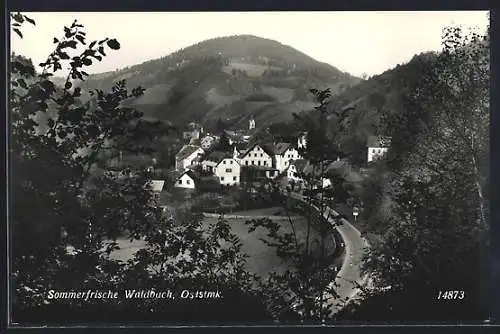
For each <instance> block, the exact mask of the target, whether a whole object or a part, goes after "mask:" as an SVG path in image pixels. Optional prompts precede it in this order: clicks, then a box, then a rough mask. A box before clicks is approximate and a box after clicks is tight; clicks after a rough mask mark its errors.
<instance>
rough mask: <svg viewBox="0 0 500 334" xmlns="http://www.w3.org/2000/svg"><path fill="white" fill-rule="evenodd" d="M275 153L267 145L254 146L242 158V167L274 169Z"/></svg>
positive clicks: (240, 157)
mask: <svg viewBox="0 0 500 334" xmlns="http://www.w3.org/2000/svg"><path fill="white" fill-rule="evenodd" d="M273 155H274V153H273V151H272V149H270V148H269V147H268V146H267V145H262V144H254V145H252V146H250V147H249V148H248V149H247V150H246V151H245V152H243V153H242V154H241V155H240V156H239V159H240V164H241V166H263V167H273Z"/></svg>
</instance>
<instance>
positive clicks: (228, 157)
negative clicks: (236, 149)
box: [215, 155, 240, 167]
mask: <svg viewBox="0 0 500 334" xmlns="http://www.w3.org/2000/svg"><path fill="white" fill-rule="evenodd" d="M224 159H233V156H232V155H229V156H227V157H223V158H222V159H220V161H219V162H217V166H219V165H220V163H221V162H222V161H223V160H224ZM234 162H236V163H237V164H238V165H239V164H240V163H239V162H238V160H236V159H234ZM217 166H215V167H217Z"/></svg>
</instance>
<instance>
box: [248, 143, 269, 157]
mask: <svg viewBox="0 0 500 334" xmlns="http://www.w3.org/2000/svg"><path fill="white" fill-rule="evenodd" d="M255 146H259V147H260V148H262V150H263V151H264V152H266V153H267V154H268V155H269V156H270V157H272V156H273V155H274V153H273V149H272V147H269V146H268V145H265V144H259V143H255V144H253V145H252V146H249V147H248V149H247V150H246V151H245V152H244V153H243V154H241V155H240V158H243V157H245V155H247V154H248V152H250V151H251V150H253V148H254V147H255Z"/></svg>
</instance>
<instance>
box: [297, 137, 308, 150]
mask: <svg viewBox="0 0 500 334" xmlns="http://www.w3.org/2000/svg"><path fill="white" fill-rule="evenodd" d="M306 144H307V134H303V135H301V136H300V137H299V138H298V139H297V147H298V148H305V147H306Z"/></svg>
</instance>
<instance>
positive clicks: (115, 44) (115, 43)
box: [107, 38, 120, 50]
mask: <svg viewBox="0 0 500 334" xmlns="http://www.w3.org/2000/svg"><path fill="white" fill-rule="evenodd" d="M107 44H108V46H109V47H110V48H111V49H113V50H119V49H120V43H118V41H117V40H116V39H114V38H113V39H110V40H108V42H107Z"/></svg>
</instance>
